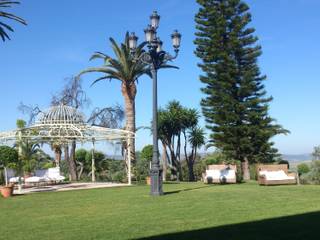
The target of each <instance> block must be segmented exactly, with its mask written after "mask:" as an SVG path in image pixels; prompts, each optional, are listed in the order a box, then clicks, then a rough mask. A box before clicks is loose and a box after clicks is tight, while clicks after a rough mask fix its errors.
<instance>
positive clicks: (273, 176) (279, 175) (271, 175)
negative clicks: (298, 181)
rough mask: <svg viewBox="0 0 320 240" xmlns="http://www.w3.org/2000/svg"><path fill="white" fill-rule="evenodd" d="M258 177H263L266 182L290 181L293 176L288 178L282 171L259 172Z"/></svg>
mask: <svg viewBox="0 0 320 240" xmlns="http://www.w3.org/2000/svg"><path fill="white" fill-rule="evenodd" d="M259 174H260V175H265V176H266V180H292V179H295V177H293V176H288V175H287V174H286V173H285V172H284V171H283V170H278V171H260V172H259Z"/></svg>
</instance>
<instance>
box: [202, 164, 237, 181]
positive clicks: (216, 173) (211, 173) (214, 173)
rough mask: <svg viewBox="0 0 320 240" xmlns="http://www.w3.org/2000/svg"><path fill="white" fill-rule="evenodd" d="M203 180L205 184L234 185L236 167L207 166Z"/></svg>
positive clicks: (222, 165) (223, 165)
mask: <svg viewBox="0 0 320 240" xmlns="http://www.w3.org/2000/svg"><path fill="white" fill-rule="evenodd" d="M203 180H204V182H205V183H236V182H237V177H236V166H235V165H225V164H217V165H209V166H208V169H207V170H206V172H205V174H204V176H203Z"/></svg>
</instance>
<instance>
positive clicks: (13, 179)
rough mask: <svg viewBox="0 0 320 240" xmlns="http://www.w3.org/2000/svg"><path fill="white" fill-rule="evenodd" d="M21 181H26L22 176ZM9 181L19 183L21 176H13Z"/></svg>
mask: <svg viewBox="0 0 320 240" xmlns="http://www.w3.org/2000/svg"><path fill="white" fill-rule="evenodd" d="M21 181H22V182H23V181H24V178H23V177H21ZM9 182H10V183H18V182H19V177H12V178H10V179H9Z"/></svg>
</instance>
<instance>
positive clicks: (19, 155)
mask: <svg viewBox="0 0 320 240" xmlns="http://www.w3.org/2000/svg"><path fill="white" fill-rule="evenodd" d="M18 138H19V144H18V165H19V167H18V168H19V180H18V192H19V193H20V194H21V193H22V176H21V175H22V162H21V161H22V160H21V156H22V147H21V144H22V132H21V130H19V134H18Z"/></svg>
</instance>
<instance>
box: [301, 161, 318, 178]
mask: <svg viewBox="0 0 320 240" xmlns="http://www.w3.org/2000/svg"><path fill="white" fill-rule="evenodd" d="M301 183H307V184H320V160H314V161H312V163H311V169H310V172H308V173H306V174H303V175H302V176H301Z"/></svg>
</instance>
